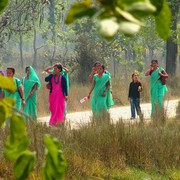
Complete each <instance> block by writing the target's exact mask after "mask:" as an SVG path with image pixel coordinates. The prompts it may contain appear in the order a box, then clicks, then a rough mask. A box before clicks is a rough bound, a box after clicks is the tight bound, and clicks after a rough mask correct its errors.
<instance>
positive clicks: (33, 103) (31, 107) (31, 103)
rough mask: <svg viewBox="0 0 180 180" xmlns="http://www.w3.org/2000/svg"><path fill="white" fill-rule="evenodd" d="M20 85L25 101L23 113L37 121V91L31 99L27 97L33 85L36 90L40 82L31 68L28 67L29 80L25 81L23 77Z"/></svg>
mask: <svg viewBox="0 0 180 180" xmlns="http://www.w3.org/2000/svg"><path fill="white" fill-rule="evenodd" d="M22 83H23V85H24V95H25V101H26V105H25V107H24V109H23V111H24V112H25V113H26V114H27V115H29V116H31V117H32V118H33V119H35V120H36V119H37V91H35V92H34V93H33V95H32V96H31V97H28V96H29V94H30V93H31V91H32V89H33V87H34V86H35V85H37V88H38V89H39V88H40V87H41V82H40V80H39V78H38V76H37V74H36V72H35V70H34V68H33V67H31V66H30V74H29V78H28V79H26V78H25V77H24V78H23V79H22Z"/></svg>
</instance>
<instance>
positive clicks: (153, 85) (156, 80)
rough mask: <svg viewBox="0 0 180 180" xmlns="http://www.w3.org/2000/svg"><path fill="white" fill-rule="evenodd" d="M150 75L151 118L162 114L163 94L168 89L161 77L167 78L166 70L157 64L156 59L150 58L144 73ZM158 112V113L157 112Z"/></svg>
mask: <svg viewBox="0 0 180 180" xmlns="http://www.w3.org/2000/svg"><path fill="white" fill-rule="evenodd" d="M145 75H146V76H149V75H150V76H151V77H150V95H151V105H152V108H151V118H155V117H158V116H159V115H161V116H164V95H165V93H166V92H167V91H168V89H167V86H166V84H164V83H163V82H162V79H164V78H167V77H168V74H167V72H166V71H165V70H164V69H163V68H162V67H159V66H158V61H157V60H152V61H151V65H150V68H149V69H148V70H147V71H146V73H145ZM159 113H160V114H159Z"/></svg>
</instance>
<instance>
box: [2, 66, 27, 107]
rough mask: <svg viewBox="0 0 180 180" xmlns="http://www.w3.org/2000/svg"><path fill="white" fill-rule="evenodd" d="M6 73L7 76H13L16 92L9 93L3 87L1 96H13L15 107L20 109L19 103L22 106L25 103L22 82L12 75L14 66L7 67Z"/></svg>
mask: <svg viewBox="0 0 180 180" xmlns="http://www.w3.org/2000/svg"><path fill="white" fill-rule="evenodd" d="M6 75H7V77H9V78H13V80H14V83H15V85H16V92H15V93H10V92H8V91H7V90H4V89H3V92H2V93H3V95H2V96H3V97H11V98H13V99H14V100H15V107H16V108H17V109H18V110H20V109H21V105H22V107H24V106H25V105H26V102H25V97H24V90H23V86H22V83H21V81H20V80H19V79H18V78H16V77H14V75H15V69H14V68H12V67H9V68H7V70H6Z"/></svg>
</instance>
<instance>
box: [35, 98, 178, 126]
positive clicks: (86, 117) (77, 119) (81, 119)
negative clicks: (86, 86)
mask: <svg viewBox="0 0 180 180" xmlns="http://www.w3.org/2000/svg"><path fill="white" fill-rule="evenodd" d="M178 102H179V100H170V101H165V104H164V107H165V110H166V112H167V116H168V117H169V118H170V117H175V116H176V107H177V105H178ZM141 109H142V112H143V114H144V119H145V120H147V119H150V112H151V104H150V103H145V104H141ZM110 115H111V119H112V120H113V122H116V121H118V120H119V119H121V118H122V119H123V120H126V121H128V120H129V119H130V117H131V112H130V106H123V107H116V108H111V109H110ZM91 117H92V112H91V111H83V112H75V113H69V114H67V120H68V121H69V122H70V123H71V126H72V127H78V126H80V125H82V124H84V123H88V122H89V121H90V119H91ZM136 120H138V118H137V119H136ZM38 121H39V122H45V123H48V122H49V117H41V118H39V119H38Z"/></svg>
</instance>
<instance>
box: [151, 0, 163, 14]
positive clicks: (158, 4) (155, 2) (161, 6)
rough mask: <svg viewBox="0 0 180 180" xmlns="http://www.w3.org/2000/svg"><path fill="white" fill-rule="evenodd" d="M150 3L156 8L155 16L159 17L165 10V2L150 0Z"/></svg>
mask: <svg viewBox="0 0 180 180" xmlns="http://www.w3.org/2000/svg"><path fill="white" fill-rule="evenodd" d="M150 2H151V3H152V4H153V5H154V6H155V7H156V9H157V10H156V12H155V14H156V15H158V14H159V13H160V12H161V10H162V8H163V4H164V0H150Z"/></svg>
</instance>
